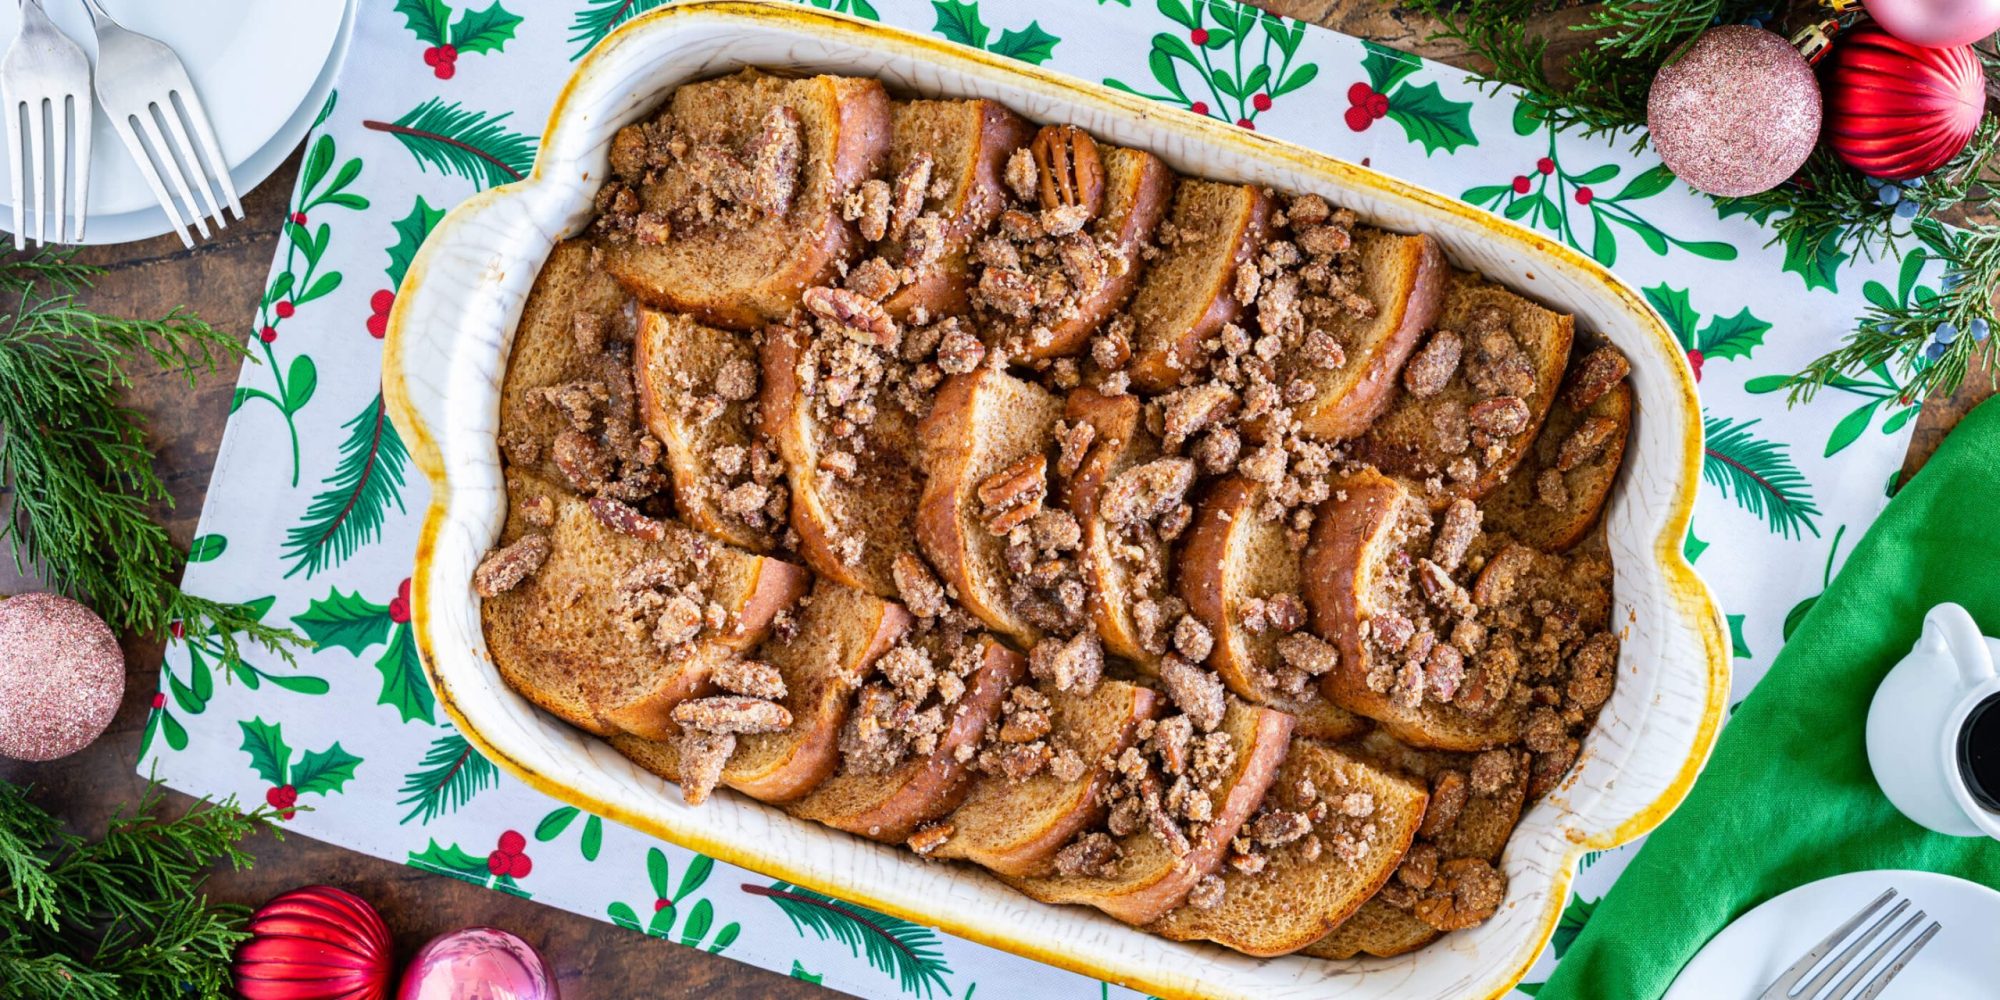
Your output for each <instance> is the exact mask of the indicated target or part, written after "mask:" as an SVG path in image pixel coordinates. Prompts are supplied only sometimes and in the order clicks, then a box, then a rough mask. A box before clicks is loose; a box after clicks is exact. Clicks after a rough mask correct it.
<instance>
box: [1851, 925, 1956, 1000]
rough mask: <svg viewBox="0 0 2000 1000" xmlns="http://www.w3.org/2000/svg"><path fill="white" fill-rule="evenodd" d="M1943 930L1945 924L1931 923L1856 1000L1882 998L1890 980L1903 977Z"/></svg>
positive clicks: (1905, 946) (1904, 947)
mask: <svg viewBox="0 0 2000 1000" xmlns="http://www.w3.org/2000/svg"><path fill="white" fill-rule="evenodd" d="M1943 929H1944V925H1943V924H1940V923H1938V922H1937V921H1935V920H1933V921H1931V925H1930V926H1929V927H1926V928H1924V932H1923V933H1922V934H1919V935H1917V939H1916V940H1915V941H1912V942H1910V943H1909V944H1907V945H1904V946H1903V950H1902V951H1900V952H1897V953H1896V957H1895V959H1894V960H1893V961H1891V962H1890V963H1889V964H1888V965H1887V966H1886V967H1884V968H1883V969H1882V971H1881V972H1880V973H1877V974H1876V976H1875V979H1874V980H1873V981H1872V982H1870V983H1869V984H1868V988H1867V989H1865V990H1862V991H1861V995H1860V996H1858V997H1855V998H1854V1000H1875V998H1876V997H1878V996H1881V995H1882V991H1883V990H1884V989H1886V988H1887V987H1888V985H1889V980H1891V979H1894V978H1896V977H1897V976H1899V975H1902V972H1903V970H1904V969H1906V968H1908V967H1909V965H1910V962H1911V961H1912V960H1913V959H1915V958H1916V957H1917V952H1920V951H1922V950H1924V945H1927V944H1930V943H1931V938H1934V937H1937V932H1938V931H1941V930H1943Z"/></svg>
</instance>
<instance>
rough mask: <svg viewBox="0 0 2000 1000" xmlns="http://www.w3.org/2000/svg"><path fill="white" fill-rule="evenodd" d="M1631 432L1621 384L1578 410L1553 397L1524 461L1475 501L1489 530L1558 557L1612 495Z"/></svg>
mask: <svg viewBox="0 0 2000 1000" xmlns="http://www.w3.org/2000/svg"><path fill="white" fill-rule="evenodd" d="M1586 424H1588V425H1589V426H1588V428H1586V427H1585V425H1586ZM1580 429H1581V430H1584V436H1582V437H1578V435H1577V432H1578V430H1580ZM1631 429H1632V387H1631V386H1630V385H1628V384H1626V383H1624V382H1620V383H1618V384H1617V385H1616V386H1613V387H1612V388H1611V389H1610V390H1609V391H1607V392H1606V393H1605V394H1604V395H1602V396H1599V397H1598V398H1597V401H1596V402H1594V403H1592V404H1590V408H1589V409H1587V410H1585V411H1583V412H1581V413H1579V412H1577V410H1576V409H1575V408H1574V407H1572V406H1570V404H1569V401H1568V399H1566V398H1565V399H1557V400H1556V405H1555V407H1554V408H1553V409H1551V410H1550V411H1549V419H1548V420H1547V422H1545V423H1543V424H1542V432H1541V434H1540V435H1539V436H1537V437H1536V438H1535V445H1534V448H1533V449H1531V450H1530V451H1529V453H1528V457H1527V459H1526V460H1525V461H1523V462H1522V463H1521V467H1520V468H1518V469H1516V470H1515V471H1514V475H1513V476H1512V477H1510V478H1509V479H1508V480H1507V483H1506V485H1504V486H1502V487H1500V488H1499V489H1498V490H1495V491H1494V492H1493V495H1492V496H1489V497H1487V498H1486V500H1485V502H1484V503H1482V504H1480V506H1481V507H1482V508H1483V509H1484V510H1485V511H1486V527H1487V530H1489V531H1494V532H1504V533H1506V534H1509V535H1512V536H1514V537H1515V538H1517V539H1519V540H1520V541H1521V542H1522V543H1523V544H1526V545H1527V546H1529V547H1530V548H1536V549H1541V550H1542V551H1544V552H1560V551H1563V550H1564V549H1567V548H1569V547H1570V546H1572V545H1575V544H1576V543H1578V542H1580V541H1582V540H1583V539H1584V536H1586V535H1588V534H1589V533H1590V527H1591V525H1593V524H1596V523H1597V515H1598V513H1599V512H1600V511H1602V510H1603V509H1604V502H1605V500H1607V499H1609V498H1610V496H1611V484H1612V483H1613V482H1615V481H1617V479H1618V466H1619V464H1620V463H1622V462H1623V461H1624V460H1625V439H1626V437H1627V436H1628V435H1629V433H1630V432H1631ZM1572 442H1575V443H1572ZM1586 456H1587V457H1586ZM1564 466H1567V468H1565V467H1564ZM1550 477H1553V479H1552V480H1551V478H1550ZM1557 483H1560V487H1558V486H1557V485H1556V484H1557ZM1557 503H1560V504H1561V505H1562V506H1560V507H1558V506H1556V504H1557Z"/></svg>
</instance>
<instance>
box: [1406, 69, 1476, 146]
mask: <svg viewBox="0 0 2000 1000" xmlns="http://www.w3.org/2000/svg"><path fill="white" fill-rule="evenodd" d="M1389 118H1390V119H1391V120H1392V121H1394V122H1395V123H1396V124H1398V125H1401V126H1403V132H1404V133H1405V134H1407V135H1408V136H1409V137H1410V141H1411V142H1417V143H1422V144H1423V147H1424V155H1425V156H1429V155H1431V154H1432V153H1435V152H1437V151H1438V150H1444V151H1445V152H1447V153H1449V152H1452V151H1453V150H1456V149H1458V148H1459V147H1460V146H1471V145H1476V144H1477V143H1478V142H1479V140H1478V138H1477V137H1475V136H1474V135H1473V134H1472V104H1471V103H1470V102H1468V101H1454V100H1450V99H1449V98H1447V97H1445V96H1444V93H1443V92H1442V91H1440V90H1438V85H1437V84H1435V83H1426V84H1424V85H1423V86H1421V87H1419V86H1414V85H1410V84H1405V85H1404V86H1402V87H1399V88H1397V89H1396V92H1395V93H1393V94H1390V95H1389Z"/></svg>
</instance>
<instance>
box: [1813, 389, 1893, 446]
mask: <svg viewBox="0 0 2000 1000" xmlns="http://www.w3.org/2000/svg"><path fill="white" fill-rule="evenodd" d="M1881 406H1882V400H1879V399H1871V400H1869V401H1868V402H1866V403H1863V404H1861V407H1860V408H1859V409H1856V410H1855V411H1854V412H1852V413H1849V414H1848V415H1847V416H1844V417H1842V418H1840V422H1839V423H1837V424H1834V425H1833V433H1832V434H1831V435H1829V436H1828V437H1827V439H1826V454H1825V456H1824V457H1826V458H1832V457H1833V456H1834V455H1835V454H1837V453H1838V452H1840V451H1841V450H1842V449H1844V448H1846V447H1847V446H1848V445H1851V444H1853V443H1854V442H1855V441H1857V440H1859V439H1860V438H1861V433H1862V432H1863V431H1865V430H1867V429H1868V425H1869V424H1870V423H1872V422H1873V421H1874V419H1875V411H1876V410H1878V409H1880V408H1881Z"/></svg>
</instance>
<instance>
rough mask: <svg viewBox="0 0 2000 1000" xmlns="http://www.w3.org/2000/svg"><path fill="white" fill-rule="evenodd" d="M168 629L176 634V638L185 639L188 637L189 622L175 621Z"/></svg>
mask: <svg viewBox="0 0 2000 1000" xmlns="http://www.w3.org/2000/svg"><path fill="white" fill-rule="evenodd" d="M167 631H169V632H172V633H173V634H174V638H176V639H185V638H187V631H188V627H187V623H186V622H175V623H173V624H172V625H169V626H167Z"/></svg>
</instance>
